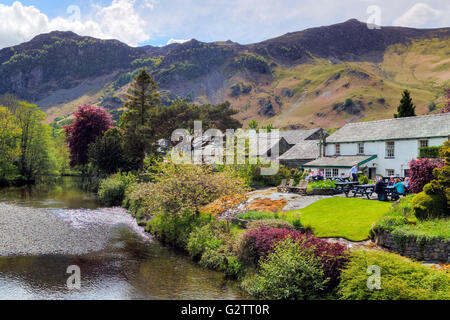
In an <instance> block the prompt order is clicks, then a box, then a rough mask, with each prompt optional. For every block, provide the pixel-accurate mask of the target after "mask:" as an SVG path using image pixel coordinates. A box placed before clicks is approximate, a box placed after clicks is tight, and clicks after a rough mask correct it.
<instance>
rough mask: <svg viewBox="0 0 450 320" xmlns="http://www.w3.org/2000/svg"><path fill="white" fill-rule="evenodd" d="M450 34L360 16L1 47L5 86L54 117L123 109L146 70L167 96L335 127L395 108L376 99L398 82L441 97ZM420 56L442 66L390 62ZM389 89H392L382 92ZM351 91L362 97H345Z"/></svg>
mask: <svg viewBox="0 0 450 320" xmlns="http://www.w3.org/2000/svg"><path fill="white" fill-rule="evenodd" d="M449 39H450V28H439V29H413V28H403V27H382V28H381V29H375V30H370V29H368V28H367V25H366V24H365V23H362V22H359V21H358V20H355V19H351V20H348V21H346V22H343V23H339V24H335V25H331V26H324V27H317V28H310V29H306V30H303V31H297V32H290V33H287V34H285V35H282V36H279V37H275V38H272V39H268V40H265V41H262V42H259V43H253V44H239V43H235V42H232V41H225V42H224V41H216V42H209V43H207V42H201V41H198V40H195V39H192V40H190V41H187V42H185V43H182V44H171V45H168V46H163V47H154V46H142V47H130V46H127V45H126V44H124V43H122V42H120V41H118V40H99V39H95V38H92V37H84V36H79V35H77V34H75V33H73V32H70V31H69V32H61V31H54V32H51V33H48V34H42V35H38V36H36V37H35V38H33V39H32V40H30V41H29V42H26V43H23V44H20V45H17V46H14V47H10V48H4V49H2V50H0V75H1V76H2V77H1V78H0V94H1V93H13V94H16V95H17V96H19V97H20V98H23V99H27V100H30V101H32V102H36V103H38V105H40V106H41V107H42V108H43V109H44V110H46V111H47V112H48V113H49V116H50V118H52V117H53V118H54V117H55V116H56V115H58V116H61V115H63V116H65V115H66V114H68V113H70V111H71V110H73V108H74V107H75V104H77V103H83V102H89V103H95V104H100V105H104V106H105V107H107V108H109V109H117V108H118V107H119V105H120V103H119V100H121V97H122V96H123V93H124V92H125V90H126V87H127V85H128V83H129V82H130V81H131V79H132V77H133V75H134V74H135V73H136V71H137V70H138V69H139V68H146V69H147V70H148V71H149V72H150V74H151V75H152V76H153V77H154V78H155V80H156V81H157V82H158V83H159V85H160V89H161V92H162V95H163V100H164V102H165V103H170V101H171V100H173V99H176V98H187V99H188V100H191V101H193V102H195V103H200V104H202V103H219V102H222V101H223V100H230V101H231V102H232V104H233V105H235V106H236V108H237V109H239V110H240V113H239V114H238V118H239V119H240V120H242V121H243V122H247V121H249V120H250V119H251V118H256V119H258V120H260V121H261V122H274V123H276V124H278V125H280V126H291V127H292V126H300V127H303V126H306V127H308V126H313V125H321V124H323V125H328V126H330V125H331V124H332V122H333V121H336V124H337V125H338V124H341V123H345V122H349V121H350V122H351V121H357V120H359V119H363V118H365V117H369V118H370V117H372V116H371V112H372V111H370V110H369V109H371V108H372V106H374V105H376V107H377V109H378V110H380V111H383V112H382V113H383V114H387V112H386V110H383V108H384V109H389V111H390V109H392V108H393V106H392V105H389V106H387V105H386V103H377V101H376V100H377V99H375V97H373V95H375V94H376V92H377V90H378V92H379V95H380V97H379V98H378V100H380V101H382V99H385V102H386V100H387V102H388V104H389V102H391V101H390V100H391V96H393V94H394V93H393V91H394V90H397V87H399V86H401V87H411V86H413V87H412V89H413V91H414V90H415V91H416V92H418V95H419V96H420V99H422V100H421V101H419V102H420V103H424V101H425V99H432V98H433V97H432V96H433V95H434V96H436V95H438V89H439V90H440V89H442V87H443V86H445V85H447V83H448V80H449V78H450V76H449V74H448V71H449V69H450V68H449V67H448V63H447V62H446V58H447V57H446V55H450V52H448V50H447V51H446V49H445V48H446V47H447V48H448V42H449ZM425 42H426V43H431V47H433V48H436V50H435V51H436V52H439V53H440V55H441V56H439V57H438V56H436V55H435V53H434V52H428V53H427V52H425V51H426V48H423V49H422V48H421V47H420V44H421V43H425ZM417 46H418V48H416V47H417ZM441 47H443V48H441ZM396 50H397V51H396ZM411 50H413V51H414V52H413V51H411ZM418 51H420V52H418ZM396 52H397V53H400V54H397V53H396ZM414 54H416V55H417V59H419V60H420V59H422V58H423V59H425V58H426V59H431V57H434V58H433V59H434V60H433V61H435V60H436V61H437V62H435V64H436V63H437V65H436V66H435V67H434V69H433V68H431V69H433V70H434V71H433V70H428V69H427V70H424V71H423V72H422V71H421V72H422V73H421V74H419V76H417V75H418V73H417V70H419V69H420V70H421V68H422V67H421V66H416V65H414V62H413V61H410V60H412V59H410V58H408V59H407V60H405V61H407V62H406V65H405V64H404V66H405V70H404V71H402V70H398V67H397V66H396V65H395V64H392V65H391V62H390V61H391V60H395V59H397V60H398V59H400V58H405V57H409V55H414ZM399 57H400V58H399ZM405 61H404V63H405ZM440 62H442V64H440ZM428 63H429V62H428ZM439 68H441V69H442V70H438V69H439ZM410 69H414V71H413V75H412V76H411V77H410V76H409V72H410ZM436 70H437V71H436ZM403 74H408V79H407V80H405V79H403V78H405V76H404V75H403ZM417 79H418V80H417ZM430 79H431V80H432V81H434V83H431V82H430ZM416 80H417V81H416ZM341 82H342V83H341ZM338 83H339V86H338ZM362 84H364V85H363V86H362ZM342 88H344V89H345V90H344V89H342ZM364 88H365V89H366V91H367V90H368V91H370V92H369V93H367V94H366V95H364V94H360V92H359V91H361V90H363V91H364ZM347 89H348V90H347ZM398 90H399V91H400V88H398ZM347 91H348V92H347ZM383 91H389V95H388V96H387V97H381V95H382V94H381V92H383ZM391 91H392V92H391ZM422 91H423V92H422ZM355 93H358V94H356V95H355ZM398 94H399V95H400V92H399V93H398ZM344 95H345V96H346V97H345V98H344V97H343V96H344ZM327 97H330V98H329V99H326V98H327ZM367 97H370V99H372V100H373V101H372V100H371V101H366V100H367ZM350 98H353V100H356V101H354V102H353V104H351V105H349V104H348V103H347V104H346V103H345V102H346V101H345V100H346V99H350ZM355 98H357V99H355ZM434 98H436V99H439V97H434ZM328 100H329V101H328ZM108 101H110V102H111V101H115V103H113V104H111V103H108ZM313 104H314V106H313ZM325 107H326V108H325ZM309 109H311V110H309ZM313 109H317V110H313ZM419 109H421V110H422V111H423V109H424V108H423V107H421V108H419ZM289 114H291V115H295V116H294V117H293V118H292V119H297V120H295V121H294V122H295V123H289V121H287V120H286V119H287V118H289V117H288V115H289ZM380 116H381V115H380ZM312 120H313V121H312Z"/></svg>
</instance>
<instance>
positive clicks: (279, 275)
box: [242, 238, 326, 300]
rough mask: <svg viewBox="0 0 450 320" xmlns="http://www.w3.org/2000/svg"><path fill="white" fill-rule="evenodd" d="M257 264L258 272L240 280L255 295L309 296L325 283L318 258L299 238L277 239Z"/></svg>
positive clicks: (313, 296)
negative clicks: (296, 239)
mask: <svg viewBox="0 0 450 320" xmlns="http://www.w3.org/2000/svg"><path fill="white" fill-rule="evenodd" d="M259 267H260V270H259V273H258V274H257V275H255V276H252V277H250V278H248V279H246V280H245V281H244V282H243V284H242V286H243V288H244V289H245V290H246V291H247V292H248V293H249V294H251V295H252V296H255V297H257V298H263V299H277V300H288V299H296V300H306V299H311V300H312V299H316V298H318V297H319V296H320V293H321V291H322V290H323V289H324V287H325V283H326V280H324V276H323V270H322V267H321V264H320V260H319V259H318V258H317V257H315V255H314V252H313V250H312V249H310V248H309V249H308V248H306V247H305V246H303V244H302V242H301V241H295V240H293V239H290V238H288V239H285V240H283V241H280V242H278V243H277V245H276V246H275V247H274V250H273V252H272V253H270V254H269V255H268V256H267V258H266V259H263V260H262V261H261V262H260V265H259Z"/></svg>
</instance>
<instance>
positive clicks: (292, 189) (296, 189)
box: [277, 179, 308, 195]
mask: <svg viewBox="0 0 450 320" xmlns="http://www.w3.org/2000/svg"><path fill="white" fill-rule="evenodd" d="M286 183H287V180H286V179H283V180H282V181H281V185H280V186H279V187H278V188H277V190H278V192H281V193H296V194H301V195H306V194H307V192H306V190H307V188H308V181H305V180H302V181H300V183H299V184H298V186H294V183H295V182H294V180H290V181H289V184H288V185H286Z"/></svg>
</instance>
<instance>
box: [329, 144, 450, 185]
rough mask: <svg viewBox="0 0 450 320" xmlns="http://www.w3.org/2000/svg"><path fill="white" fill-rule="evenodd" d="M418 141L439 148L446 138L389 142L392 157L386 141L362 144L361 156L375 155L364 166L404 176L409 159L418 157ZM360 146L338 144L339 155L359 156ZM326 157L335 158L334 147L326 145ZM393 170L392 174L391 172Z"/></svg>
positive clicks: (378, 171) (333, 145)
mask: <svg viewBox="0 0 450 320" xmlns="http://www.w3.org/2000/svg"><path fill="white" fill-rule="evenodd" d="M420 140H428V146H429V147H433V146H441V145H442V144H443V143H444V142H445V141H446V140H447V138H430V139H411V140H395V141H389V142H394V157H388V155H387V151H386V149H387V145H386V143H387V142H388V141H374V142H364V143H363V148H364V153H363V154H361V155H377V159H375V160H373V161H371V162H369V163H367V164H365V165H364V166H367V167H369V168H373V167H375V168H376V169H377V174H381V175H384V176H386V175H389V174H391V173H392V174H393V175H395V176H401V177H404V176H405V170H407V169H409V166H408V163H409V161H410V160H411V159H417V157H418V156H419V147H420V144H419V143H420ZM359 148H360V146H359V145H358V143H341V144H340V151H341V152H340V155H341V156H350V155H359V154H360V153H359V151H360V150H359ZM326 155H327V156H335V155H336V145H335V144H327V146H326ZM388 170H389V172H388ZM392 170H393V172H392Z"/></svg>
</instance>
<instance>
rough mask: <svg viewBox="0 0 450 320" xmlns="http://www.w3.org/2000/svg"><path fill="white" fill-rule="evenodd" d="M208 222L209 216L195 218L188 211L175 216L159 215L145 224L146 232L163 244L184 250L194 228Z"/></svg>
mask: <svg viewBox="0 0 450 320" xmlns="http://www.w3.org/2000/svg"><path fill="white" fill-rule="evenodd" d="M209 220H210V217H209V216H204V215H201V216H200V217H196V216H195V215H193V214H192V212H189V211H185V212H183V213H180V214H177V215H171V214H167V213H160V214H156V215H155V216H154V218H153V219H152V220H150V221H149V222H148V223H147V229H146V230H147V231H148V232H150V233H152V234H154V235H155V236H156V237H157V238H158V239H159V240H161V241H162V242H164V243H167V244H170V245H173V246H176V247H178V248H182V249H186V247H187V244H188V241H189V236H190V234H191V232H192V231H193V230H194V228H195V227H198V226H202V225H205V224H206V223H208V222H209Z"/></svg>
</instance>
